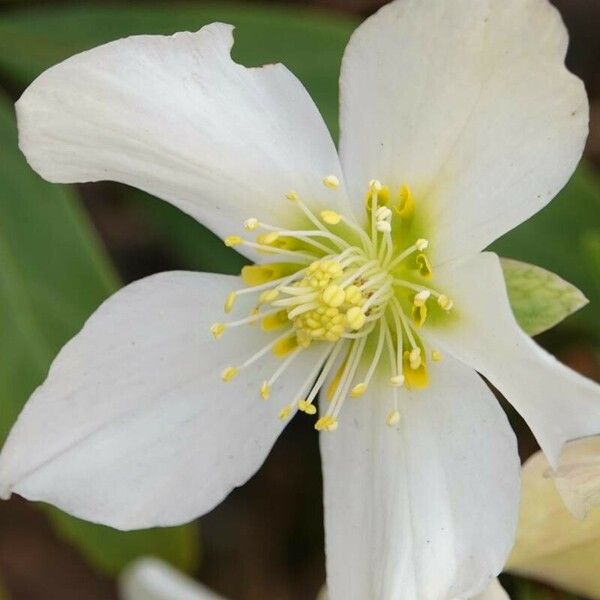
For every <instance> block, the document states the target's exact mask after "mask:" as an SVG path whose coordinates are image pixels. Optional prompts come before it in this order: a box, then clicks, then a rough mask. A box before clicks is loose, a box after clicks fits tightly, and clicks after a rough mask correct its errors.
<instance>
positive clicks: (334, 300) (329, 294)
mask: <svg viewBox="0 0 600 600" xmlns="http://www.w3.org/2000/svg"><path fill="white" fill-rule="evenodd" d="M321 298H322V300H323V302H325V304H327V306H331V307H333V308H337V307H338V306H341V305H342V304H343V303H344V301H345V300H346V292H344V290H343V289H342V288H341V287H339V286H337V285H330V286H329V287H327V288H325V289H324V290H323V293H322V294H321Z"/></svg>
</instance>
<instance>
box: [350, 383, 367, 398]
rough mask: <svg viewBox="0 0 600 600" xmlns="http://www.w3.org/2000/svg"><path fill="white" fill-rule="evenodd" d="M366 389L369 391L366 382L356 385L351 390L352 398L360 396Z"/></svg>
mask: <svg viewBox="0 0 600 600" xmlns="http://www.w3.org/2000/svg"><path fill="white" fill-rule="evenodd" d="M366 391H367V385H366V384H365V383H359V384H358V385H355V386H354V387H353V388H352V391H351V392H350V396H352V398H359V397H360V396H362V395H363V394H364V393H365V392H366Z"/></svg>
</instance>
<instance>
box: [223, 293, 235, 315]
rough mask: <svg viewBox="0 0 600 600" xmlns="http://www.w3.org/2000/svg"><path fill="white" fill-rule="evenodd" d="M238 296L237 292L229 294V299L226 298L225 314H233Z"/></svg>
mask: <svg viewBox="0 0 600 600" xmlns="http://www.w3.org/2000/svg"><path fill="white" fill-rule="evenodd" d="M236 297H237V295H236V293H235V292H230V293H229V294H227V298H225V306H224V309H225V312H226V313H228V312H231V309H232V308H233V304H234V302H235V299H236Z"/></svg>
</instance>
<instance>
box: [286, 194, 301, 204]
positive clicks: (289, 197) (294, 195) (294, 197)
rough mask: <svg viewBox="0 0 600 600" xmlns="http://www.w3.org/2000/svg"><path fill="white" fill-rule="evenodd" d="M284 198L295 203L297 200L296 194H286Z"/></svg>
mask: <svg viewBox="0 0 600 600" xmlns="http://www.w3.org/2000/svg"><path fill="white" fill-rule="evenodd" d="M285 197H286V198H287V199H288V200H289V201H290V202H296V200H298V194H297V193H296V192H288V193H287V194H286V195H285Z"/></svg>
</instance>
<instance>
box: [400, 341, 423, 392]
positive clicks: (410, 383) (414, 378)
mask: <svg viewBox="0 0 600 600" xmlns="http://www.w3.org/2000/svg"><path fill="white" fill-rule="evenodd" d="M402 371H403V373H404V385H405V386H406V387H407V388H408V389H417V390H419V389H423V388H426V387H427V386H428V385H429V377H428V375H427V367H426V365H425V362H423V361H421V364H420V366H419V367H418V368H416V369H415V368H414V367H413V364H412V363H411V361H410V352H409V351H408V350H406V351H405V352H404V354H403V355H402Z"/></svg>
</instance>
